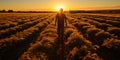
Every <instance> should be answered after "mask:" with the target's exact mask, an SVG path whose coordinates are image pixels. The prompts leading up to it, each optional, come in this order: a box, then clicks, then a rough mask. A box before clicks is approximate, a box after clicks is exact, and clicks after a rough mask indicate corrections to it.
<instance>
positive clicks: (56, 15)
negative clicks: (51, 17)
mask: <svg viewBox="0 0 120 60" xmlns="http://www.w3.org/2000/svg"><path fill="white" fill-rule="evenodd" d="M56 24H57V15H56V16H55V25H56Z"/></svg>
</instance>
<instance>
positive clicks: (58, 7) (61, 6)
mask: <svg viewBox="0 0 120 60" xmlns="http://www.w3.org/2000/svg"><path fill="white" fill-rule="evenodd" d="M61 8H63V9H65V6H63V5H58V6H57V7H56V10H57V11H59V10H60V9H61Z"/></svg>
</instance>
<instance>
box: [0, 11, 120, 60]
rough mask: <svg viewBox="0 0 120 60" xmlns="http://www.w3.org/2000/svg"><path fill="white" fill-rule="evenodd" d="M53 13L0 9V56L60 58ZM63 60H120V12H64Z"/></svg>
mask: <svg viewBox="0 0 120 60" xmlns="http://www.w3.org/2000/svg"><path fill="white" fill-rule="evenodd" d="M55 16H56V13H1V14H0V60H59V59H58V58H59V56H60V55H58V53H62V52H58V50H59V47H58V43H59V40H58V34H57V25H55ZM66 17H67V26H64V41H63V42H64V49H63V51H64V58H65V60H120V14H92V13H87V14H86V13H73V14H72V13H71V14H70V13H66Z"/></svg>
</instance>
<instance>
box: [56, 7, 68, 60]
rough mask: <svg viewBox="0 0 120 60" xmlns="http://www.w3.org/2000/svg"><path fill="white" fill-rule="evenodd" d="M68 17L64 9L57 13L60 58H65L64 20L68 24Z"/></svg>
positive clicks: (61, 59) (60, 59)
mask: <svg viewBox="0 0 120 60" xmlns="http://www.w3.org/2000/svg"><path fill="white" fill-rule="evenodd" d="M66 20H67V18H66V16H65V14H64V13H63V9H62V8H61V9H60V10H59V13H57V15H56V20H55V25H56V23H57V33H58V42H57V44H58V55H60V56H59V60H64V22H65V23H66V26H67V21H66Z"/></svg>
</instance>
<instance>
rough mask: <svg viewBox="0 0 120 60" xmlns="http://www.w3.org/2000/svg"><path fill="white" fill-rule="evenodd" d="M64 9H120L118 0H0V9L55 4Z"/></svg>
mask: <svg viewBox="0 0 120 60" xmlns="http://www.w3.org/2000/svg"><path fill="white" fill-rule="evenodd" d="M60 5H62V6H64V10H94V9H120V0H0V10H2V9H6V10H8V9H13V10H21V11H22V10H23V11H26V10H29V11H30V10H31V11H46V10H56V8H57V6H60Z"/></svg>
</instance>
